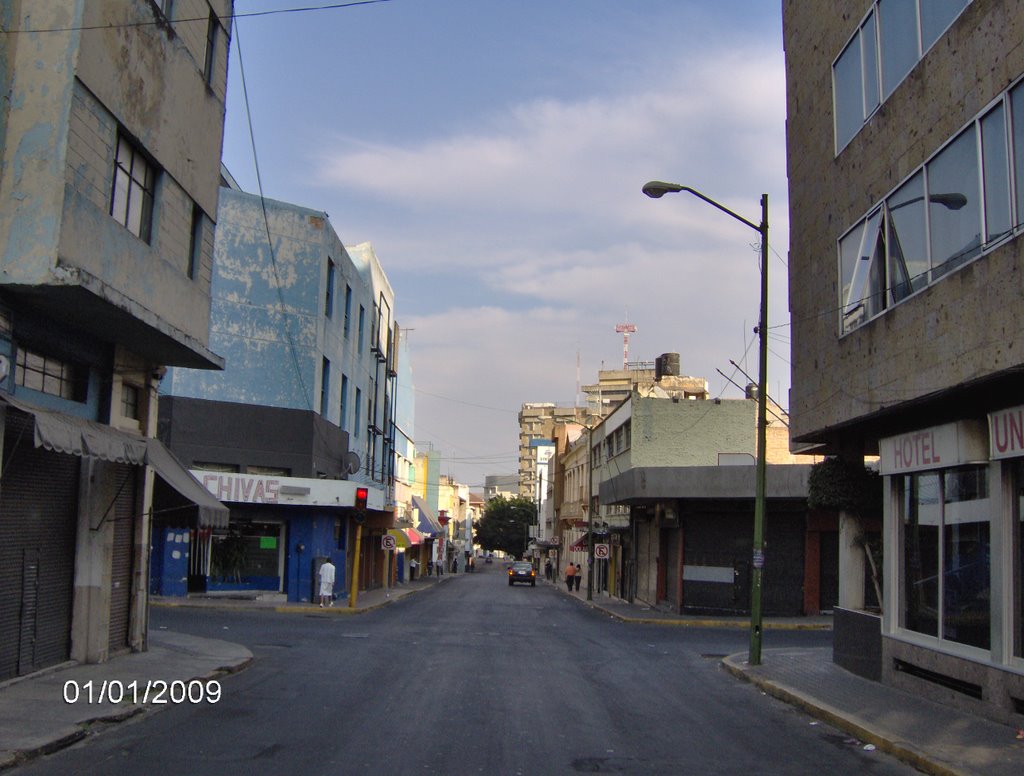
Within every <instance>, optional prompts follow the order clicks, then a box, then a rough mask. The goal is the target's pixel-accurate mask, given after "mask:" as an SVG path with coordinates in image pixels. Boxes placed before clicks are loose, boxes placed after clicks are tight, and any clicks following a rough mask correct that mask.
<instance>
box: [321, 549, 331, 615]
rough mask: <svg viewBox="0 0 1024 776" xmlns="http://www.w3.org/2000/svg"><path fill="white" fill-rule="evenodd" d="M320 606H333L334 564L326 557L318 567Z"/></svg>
mask: <svg viewBox="0 0 1024 776" xmlns="http://www.w3.org/2000/svg"><path fill="white" fill-rule="evenodd" d="M319 573H320V608H321V609H323V608H324V604H325V603H326V604H327V605H328V606H334V564H333V563H331V559H330V558H328V559H327V560H325V561H324V563H323V565H322V566H321V567H320V572H319Z"/></svg>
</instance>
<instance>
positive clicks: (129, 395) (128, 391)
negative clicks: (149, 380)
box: [121, 383, 139, 420]
mask: <svg viewBox="0 0 1024 776" xmlns="http://www.w3.org/2000/svg"><path fill="white" fill-rule="evenodd" d="M121 417H122V418H131V419H132V420H138V419H139V389H138V386H135V385H131V384H130V383H121Z"/></svg>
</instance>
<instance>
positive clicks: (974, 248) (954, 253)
mask: <svg viewBox="0 0 1024 776" xmlns="http://www.w3.org/2000/svg"><path fill="white" fill-rule="evenodd" d="M978 200H979V196H978V145H977V140H976V134H975V131H974V127H970V128H969V129H967V131H965V132H962V133H961V134H960V136H959V137H958V138H957V139H956V140H954V141H953V142H952V143H950V144H949V145H948V146H946V147H945V148H944V149H943V150H942V152H941V153H940V154H939V155H938V156H936V157H935V158H934V159H933V160H932V161H931V162H929V163H928V218H929V223H930V227H929V232H930V234H931V245H932V271H933V273H934V274H935V276H938V275H942V274H945V273H946V272H949V271H950V270H953V269H955V268H956V267H959V266H960V265H961V264H964V263H966V262H967V261H969V260H970V259H972V258H974V257H975V256H977V255H978V253H979V252H980V251H981V208H980V207H979V202H978Z"/></svg>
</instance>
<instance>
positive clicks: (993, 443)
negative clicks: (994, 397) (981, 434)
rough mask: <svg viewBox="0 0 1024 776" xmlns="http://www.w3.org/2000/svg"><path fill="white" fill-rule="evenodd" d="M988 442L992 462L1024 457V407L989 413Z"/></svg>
mask: <svg viewBox="0 0 1024 776" xmlns="http://www.w3.org/2000/svg"><path fill="white" fill-rule="evenodd" d="M988 442H989V454H990V455H991V457H992V460H999V459H1002V458H1017V457H1019V456H1024V407H1011V408H1010V409H1007V410H999V411H998V412H990V413H989V415H988Z"/></svg>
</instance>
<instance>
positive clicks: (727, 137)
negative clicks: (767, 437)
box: [224, 0, 789, 487]
mask: <svg viewBox="0 0 1024 776" xmlns="http://www.w3.org/2000/svg"><path fill="white" fill-rule="evenodd" d="M318 4H321V3H318V2H317V0H311V1H310V0H307V1H306V2H301V3H295V2H290V0H236V13H238V14H240V18H238V19H237V20H236V32H235V40H234V42H235V44H240V49H239V47H238V46H237V45H236V46H235V47H234V48H233V50H232V54H231V72H230V76H229V83H228V115H227V122H226V126H225V142H224V161H225V163H226V164H227V166H228V168H229V169H230V170H231V172H232V173H233V175H234V176H235V177H236V179H237V180H238V181H239V183H240V185H241V186H242V187H243V188H244V189H246V190H247V191H252V192H256V191H257V183H256V175H255V166H254V163H253V147H252V144H251V143H250V138H249V130H248V124H247V119H246V111H245V107H246V103H245V99H244V95H243V91H242V78H241V74H240V70H239V64H240V63H241V64H242V65H244V68H245V79H246V85H247V87H248V89H247V90H248V98H249V108H250V111H251V114H252V121H253V128H254V135H255V150H256V154H257V158H258V160H259V170H260V175H261V178H262V182H263V191H264V194H265V195H266V196H268V197H271V198H273V199H280V200H284V201H288V202H294V203H296V204H301V205H305V206H307V207H312V208H318V209H322V210H325V211H327V213H328V214H329V215H330V220H331V223H332V225H333V227H334V229H335V231H336V232H337V233H338V235H339V236H340V237H341V239H342V240H343V241H344V242H345V243H346V244H349V245H352V244H356V243H359V242H363V241H369V242H371V243H373V246H374V249H375V251H376V253H377V256H378V257H379V258H380V261H381V263H382V265H383V267H384V270H385V272H386V273H387V275H388V278H389V280H390V282H391V284H392V287H393V288H394V290H395V294H396V311H395V313H396V318H397V320H398V322H399V324H400V325H402V326H403V327H404V328H407V329H411V331H410V333H409V337H410V345H411V352H412V359H413V370H414V381H415V388H416V429H415V437H416V440H417V442H421V443H426V442H430V443H431V444H432V445H433V447H434V448H435V449H436V450H437V451H439V452H440V454H441V457H442V467H441V470H442V472H443V473H446V474H451V475H453V476H455V477H456V478H457V479H459V480H460V481H462V482H464V483H466V484H469V485H471V486H473V487H479V486H481V485H482V483H483V481H484V475H486V474H505V473H514V472H515V470H516V468H517V454H518V423H517V420H516V414H517V412H518V410H519V407H520V405H521V404H522V403H523V402H527V401H552V402H558V403H561V404H572V403H573V401H574V400H575V399H576V395H577V394H576V384H577V368H576V363H577V352H578V353H579V357H580V362H581V370H580V375H581V378H582V382H583V383H589V382H594V381H595V380H596V377H597V371H598V369H600V368H602V365H603V366H604V367H605V368H617V367H621V364H622V345H623V342H622V337H621V335H619V334H616V333H615V325H616V324H618V323H623V322H626V321H627V316H628V322H630V323H633V324H635V325H636V326H637V328H638V331H637V333H636V334H634V335H633V336H632V337H631V339H630V360H652V359H653V358H655V357H656V356H657V355H658V354H660V353H663V352H678V353H680V363H681V368H682V372H683V373H685V374H689V375H698V376H702V377H707V378H708V380H709V382H710V386H711V392H712V395H713V396H719V395H721V396H724V397H736V396H739V395H740V394H739V391H738V390H737V389H736V388H734V387H732V386H731V385H729V383H728V381H727V380H726V379H725V378H724V377H722V376H721V375H719V374H718V372H717V371H716V369H721V370H722V371H723V372H725V373H726V374H728V375H730V376H733V374H734V371H735V370H734V369H733V367H732V366H730V364H729V361H730V359H731V360H734V361H737V362H739V363H740V364H741V365H742V366H744V368H745V369H746V371H747V372H749V373H750V374H751V375H754V376H755V377H756V371H757V355H756V354H757V345H756V342H755V341H754V338H755V335H754V334H753V327H754V325H755V323H756V321H757V309H758V299H759V273H758V254H757V249H756V247H755V246H756V243H757V240H758V235H757V233H756V232H755V231H754V230H752V229H749V228H747V227H745V226H743V225H742V224H741V223H739V222H737V221H734V220H732V219H730V218H729V217H728V216H727V215H724V214H722V213H720V212H718V211H716V210H715V209H713V208H711V207H710V206H708V205H706V204H704V203H702V202H700V201H699V200H697V199H696V198H694V197H692V196H689V195H685V194H679V195H673V196H668V197H664V198H662V199H660V200H651V199H648V198H647V197H645V196H643V195H642V194H641V191H640V189H641V186H642V185H643V184H644V183H645V182H646V181H648V180H650V179H662V180H669V181H675V182H679V183H683V184H686V185H689V186H692V187H693V188H696V189H698V190H700V191H701V192H703V193H704V194H706V195H708V196H710V197H712V198H713V199H716V200H718V201H719V202H721V203H723V204H724V205H726V206H728V207H730V208H731V209H733V210H734V211H736V212H738V213H739V214H741V215H743V216H744V217H746V218H747V219H748V220H750V221H753V222H755V223H756V222H757V221H758V220H759V219H760V204H759V203H760V196H761V194H762V193H767V194H768V195H769V202H770V208H771V212H770V226H771V232H770V241H769V242H770V245H771V248H772V253H771V261H770V265H769V276H770V278H771V306H770V312H769V325H770V327H771V332H772V337H771V341H770V345H769V348H770V351H771V356H770V360H769V376H768V382H769V394H771V395H772V397H773V398H775V399H777V400H779V401H780V402H781V403H782V404H783V405H784V406H785V405H787V404H788V401H787V393H788V389H789V363H788V362H789V329H788V326H786V325H785V324H787V323H788V313H787V312H786V311H787V301H786V300H787V295H786V294H787V292H786V288H787V277H786V272H787V268H786V263H785V258H786V253H787V249H788V240H789V238H788V217H787V204H786V170H785V134H784V132H785V81H784V71H783V66H784V63H783V51H782V31H781V10H780V7H779V4H778V3H776V2H764V0H723V1H722V2H715V3H709V2H706V0H617V2H616V1H612V0H388V1H387V2H380V3H375V4H368V5H359V6H352V7H347V8H337V9H333V10H320V11H302V12H293V13H276V14H271V15H265V16H252V17H246V16H244V14H246V13H248V12H253V11H265V10H283V9H288V8H296V7H299V6H311V5H318ZM322 4H324V5H326V4H327V3H322ZM239 50H240V51H241V55H239ZM734 379H735V380H736V381H737V382H739V383H741V384H742V383H744V382H745V378H744V377H743V376H742V375H740V374H736V375H735V377H734Z"/></svg>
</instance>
